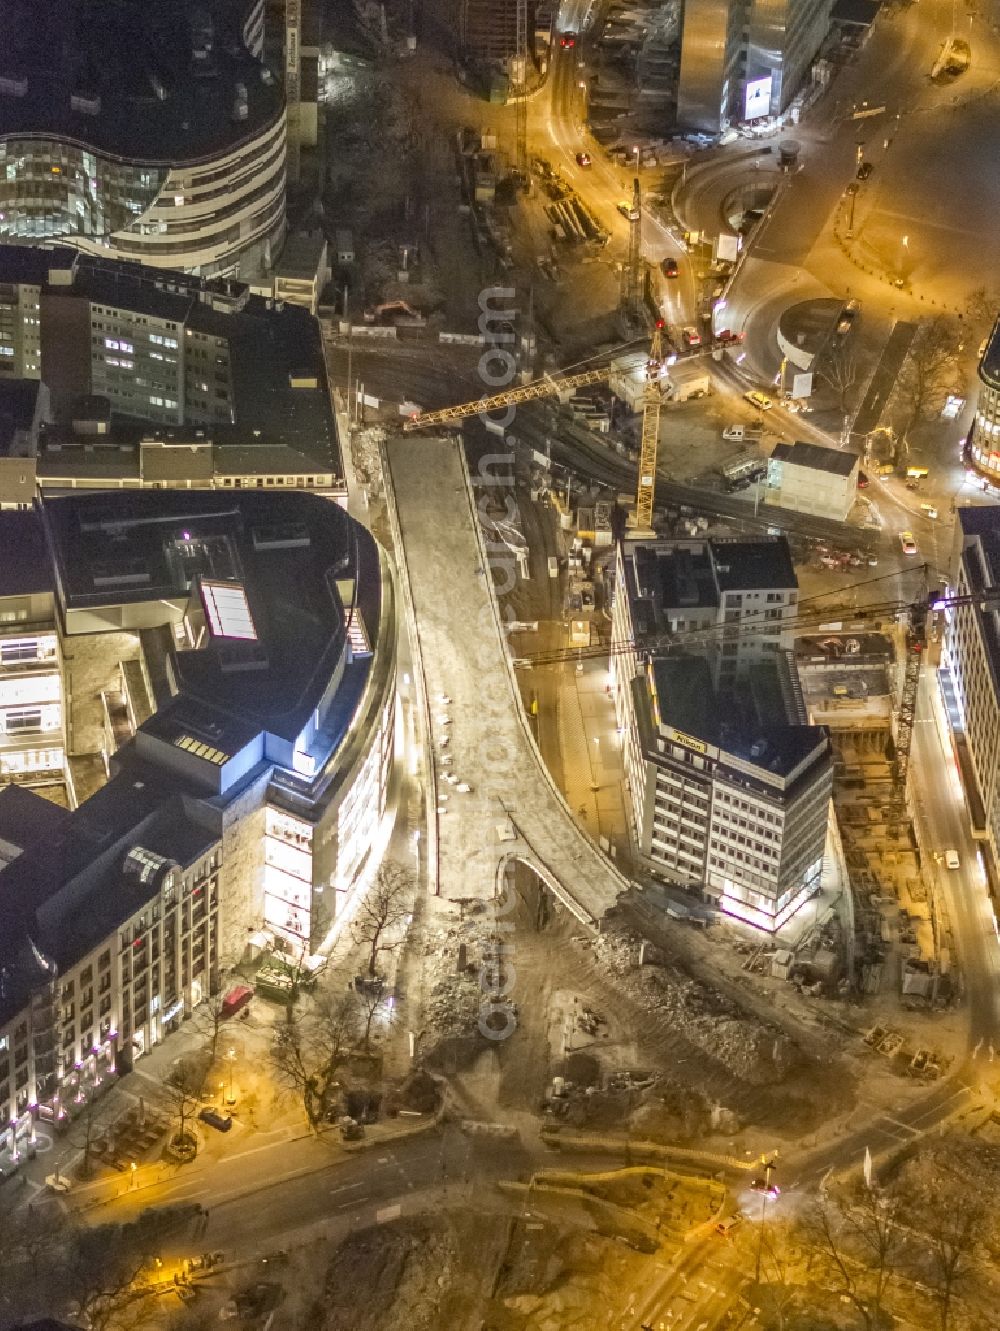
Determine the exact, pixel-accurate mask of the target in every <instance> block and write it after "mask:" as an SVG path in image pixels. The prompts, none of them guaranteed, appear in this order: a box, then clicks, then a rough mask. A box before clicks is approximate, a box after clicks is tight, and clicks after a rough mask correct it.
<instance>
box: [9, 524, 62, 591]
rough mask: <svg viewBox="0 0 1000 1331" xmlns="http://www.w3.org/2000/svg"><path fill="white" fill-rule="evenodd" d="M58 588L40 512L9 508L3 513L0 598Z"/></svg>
mask: <svg viewBox="0 0 1000 1331" xmlns="http://www.w3.org/2000/svg"><path fill="white" fill-rule="evenodd" d="M54 587H55V581H54V579H53V576H52V564H51V562H50V560H49V555H48V549H47V547H46V545H45V535H44V533H43V531H42V524H41V522H40V521H39V518H38V514H37V512H36V511H34V510H32V509H5V510H4V511H3V512H2V513H0V596H31V595H37V594H39V593H42V592H51V591H52V590H53V588H54Z"/></svg>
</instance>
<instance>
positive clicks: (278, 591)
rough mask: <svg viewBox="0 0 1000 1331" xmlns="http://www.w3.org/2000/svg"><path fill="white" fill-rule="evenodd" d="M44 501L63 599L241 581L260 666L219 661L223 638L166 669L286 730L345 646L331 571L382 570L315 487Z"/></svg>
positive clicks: (190, 591)
mask: <svg viewBox="0 0 1000 1331" xmlns="http://www.w3.org/2000/svg"><path fill="white" fill-rule="evenodd" d="M41 512H42V518H43V522H44V524H45V527H46V532H47V537H48V541H49V546H50V550H51V558H52V560H53V561H54V563H55V567H56V570H57V574H58V582H59V588H60V601H61V602H62V603H63V605H64V606H65V607H66V609H67V610H73V609H82V608H88V609H89V608H94V609H100V608H102V607H110V606H115V605H120V604H123V603H127V604H134V603H136V602H141V601H147V602H156V601H159V600H160V599H161V598H174V599H177V598H179V597H180V598H183V597H186V596H191V595H196V586H195V580H196V578H198V577H199V576H206V577H208V578H209V579H212V578H216V579H220V578H221V579H222V580H223V581H234V582H239V583H240V584H241V585H243V586H244V587H245V589H246V593H247V597H248V600H249V602H250V607H251V614H252V617H253V621H254V626H255V629H256V632H257V640H258V644H259V649H260V661H259V662H258V664H257V667H256V668H254V669H253V670H251V671H249V672H248V671H245V670H232V669H228V668H227V664H228V663H227V662H226V661H225V660H224V659H223V657H222V655H221V654H220V652H221V648H220V650H219V651H216V650H213V649H207V650H199V651H183V652H178V653H176V654H175V656H174V667H173V668H174V673H175V676H176V679H177V683H178V687H179V689H180V690H181V692H182V693H186V694H187V695H188V696H189V697H190V698H191V699H196V700H198V701H199V702H201V703H203V704H205V705H206V706H209V707H212V708H218V709H219V711H220V712H221V713H223V714H224V715H225V716H226V717H227V718H230V717H231V718H239V719H240V721H241V723H242V722H249V723H252V724H253V725H255V726H257V727H258V728H260V727H263V728H265V729H267V730H268V731H270V732H271V733H274V734H279V735H282V736H284V737H286V738H291V739H294V738H295V737H296V736H297V735H298V734H299V732H300V731H301V729H302V726H303V724H304V723H305V720H306V719H307V718H308V716H309V715H310V714H311V713H312V711H313V710H314V709H315V707H316V706H317V704H318V703H319V700H320V694H321V693H322V691H323V688H324V687H325V683H326V681H327V680H328V679H329V676H330V674H331V672H332V668H333V662H334V661H335V660H336V658H337V656H338V654H339V653H340V652H341V651H342V650H343V646H344V641H345V635H346V628H345V622H344V620H345V614H344V611H345V608H344V607H343V606H342V605H341V603H340V599H339V596H338V594H337V591H336V587H335V585H334V579H335V577H338V576H342V577H344V578H345V579H346V578H350V577H353V576H354V575H355V574H358V577H357V583H356V585H361V584H362V583H363V582H364V580H365V579H367V578H374V580H375V584H376V588H377V585H378V581H379V572H378V563H377V554H376V553H375V545H374V542H373V540H372V538H371V536H370V535H369V534H368V533H367V531H365V530H364V528H362V527H359V526H358V525H357V524H356V523H354V522H353V521H352V520H351V519H350V518H348V516H347V514H346V513H345V512H344V511H343V509H341V508H340V507H339V505H337V504H333V503H330V502H329V501H328V500H325V499H321V498H319V497H318V496H316V495H310V494H304V493H303V494H298V493H289V492H286V493H279V492H274V491H271V492H265V493H260V494H258V493H257V492H256V491H253V490H250V491H242V492H237V493H233V494H226V495H220V494H218V493H215V492H212V491H205V490H202V491H187V490H140V491H134V492H127V493H123V494H104V493H97V494H77V495H66V496H62V497H60V498H55V499H47V500H46V501H45V502H44V504H43V505H42V509H41ZM8 516H9V515H8V514H6V513H3V514H0V539H2V533H3V524H4V522H5V520H6V518H7V517H8ZM282 527H284V528H296V529H300V530H301V533H302V538H303V539H302V543H292V544H282V543H280V542H278V543H274V542H271V541H269V539H268V534H269V533H271V532H274V531H276V529H278V528H282ZM192 546H195V547H197V550H198V553H196V554H193V555H192V554H191V553H190V547H192ZM362 563H363V564H364V568H363V571H362V572H361V573H360V574H359V564H362ZM371 640H372V641H373V640H374V634H372V635H371ZM148 724H149V725H151V726H152V725H154V724H155V718H154V719H153V720H152V721H151V722H150V723H148Z"/></svg>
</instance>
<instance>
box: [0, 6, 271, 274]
mask: <svg viewBox="0 0 1000 1331" xmlns="http://www.w3.org/2000/svg"><path fill="white" fill-rule="evenodd" d="M99 8H100V9H101V11H102V12H101V13H100V15H99V21H97V22H95V21H94V20H95V11H94V7H93V6H91V5H88V4H85V3H83V0H66V3H63V4H60V5H58V6H42V7H41V8H40V7H39V6H38V5H37V4H35V3H33V0H10V3H9V4H6V5H5V6H4V8H3V13H2V16H0V168H2V169H0V238H4V237H7V238H13V239H18V240H22V241H28V242H32V243H35V242H39V241H46V240H48V241H51V240H59V241H60V242H61V243H63V244H68V245H73V246H76V247H78V248H80V249H82V250H84V251H87V252H89V253H92V254H100V255H103V256H105V257H116V258H121V259H130V260H133V261H138V262H141V263H145V264H152V265H154V266H157V267H164V268H180V269H183V270H185V271H188V272H195V273H200V274H209V275H212V274H235V273H236V272H237V271H238V270H239V269H240V267H241V265H242V268H243V271H244V273H245V274H246V275H249V274H251V273H252V272H256V271H258V270H261V269H262V268H263V269H266V268H268V267H269V266H270V262H271V257H272V252H273V253H276V252H277V250H278V248H280V244H281V241H282V238H283V236H284V229H285V151H286V144H285V105H284V94H283V89H282V86H281V82H280V80H279V79H278V78H277V77H276V76H275V75H274V74H273V72H272V71H271V70H270V69H269V68H268V67H267V66H266V65H264V64H263V63H262V61H261V51H262V42H263V21H264V13H263V5H262V2H261V0H205V2H204V3H202V4H200V5H198V6H191V5H189V4H187V3H185V2H184V0H165V3H163V4H160V5H156V6H144V5H127V6H126V5H118V4H112V3H107V4H105V5H103V6H99Z"/></svg>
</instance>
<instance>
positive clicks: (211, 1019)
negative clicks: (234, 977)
mask: <svg viewBox="0 0 1000 1331" xmlns="http://www.w3.org/2000/svg"><path fill="white" fill-rule="evenodd" d="M225 1002H226V986H225V985H224V984H223V986H222V987H221V989H220V990H219V992H218V993H217V994H209V996H208V997H207V998H206V999H203V1000H202V1002H200V1003H199V1004H198V1006H197V1007H196V1008H195V1010H194V1012H193V1013H192V1014H191V1020H192V1023H193V1025H194V1026H195V1027H196V1029H197V1030H199V1031H201V1033H202V1034H203V1035H204V1036H205V1037H206V1038H207V1040H208V1048H209V1050H210V1052H211V1055H212V1061H213V1063H214V1062H215V1057H216V1054H217V1053H218V1051H219V1037H220V1036H221V1035H222V1028H223V1026H224V1025H225V1023H226V1012H225Z"/></svg>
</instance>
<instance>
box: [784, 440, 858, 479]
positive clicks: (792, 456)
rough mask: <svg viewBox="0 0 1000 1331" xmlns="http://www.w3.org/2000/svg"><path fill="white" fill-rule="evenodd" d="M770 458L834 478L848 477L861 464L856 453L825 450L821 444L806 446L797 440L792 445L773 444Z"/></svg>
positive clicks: (836, 449) (838, 449)
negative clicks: (829, 474)
mask: <svg viewBox="0 0 1000 1331" xmlns="http://www.w3.org/2000/svg"><path fill="white" fill-rule="evenodd" d="M771 457H772V458H774V459H775V460H776V461H778V462H790V463H791V464H792V465H793V466H795V467H811V468H813V469H814V470H815V471H826V472H830V473H831V474H832V475H834V476H850V474H851V472H852V471H853V470H854V469H855V467H857V466H859V465H860V462H861V459H860V458H859V457H858V455H857V453H851V452H847V451H845V450H844V449H840V448H825V447H824V446H823V445H822V444H807V443H804V442H803V441H802V440H801V439H797V440H796V441H795V443H794V444H785V443H781V444H775V446H774V450H773V452H772V453H771Z"/></svg>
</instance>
